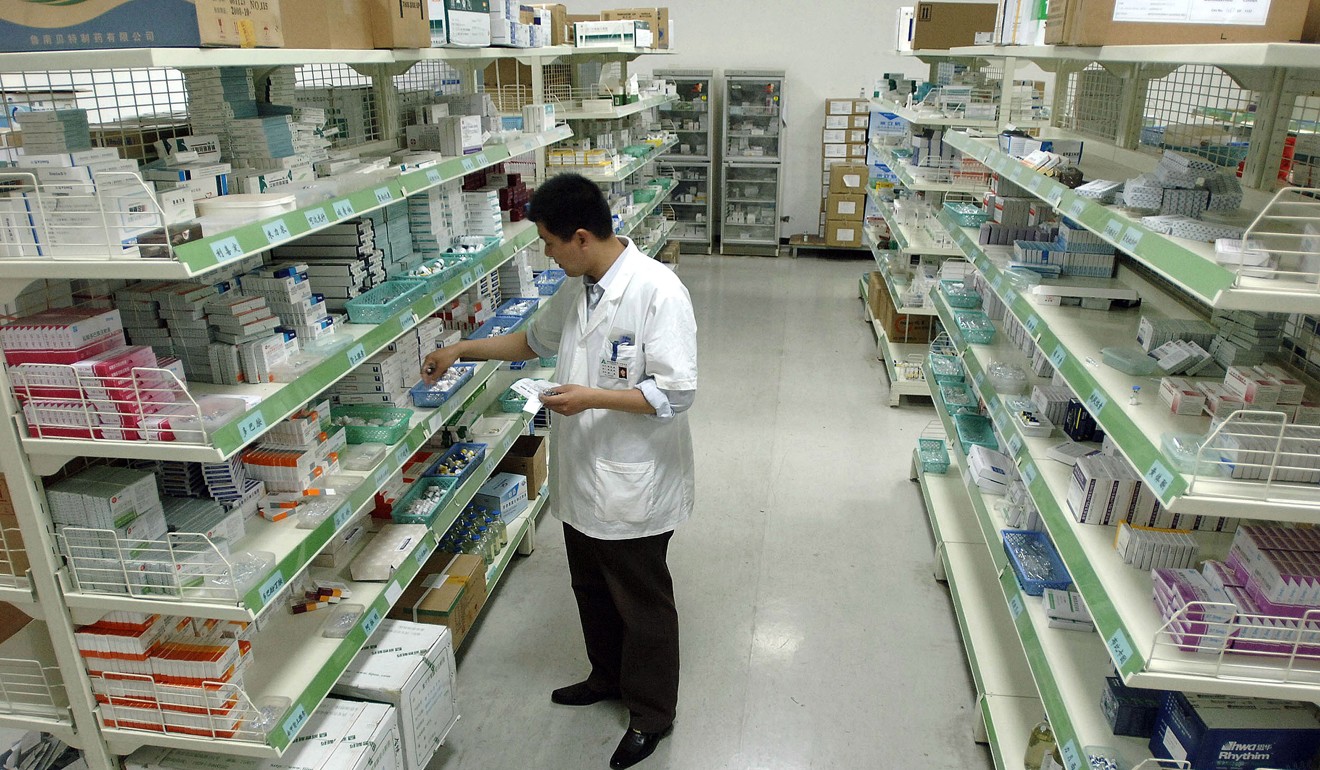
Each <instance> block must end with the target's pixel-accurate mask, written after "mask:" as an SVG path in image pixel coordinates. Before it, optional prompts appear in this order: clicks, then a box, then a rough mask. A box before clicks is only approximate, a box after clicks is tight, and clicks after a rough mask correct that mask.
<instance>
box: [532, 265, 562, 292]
mask: <svg viewBox="0 0 1320 770" xmlns="http://www.w3.org/2000/svg"><path fill="white" fill-rule="evenodd" d="M567 280H568V274H567V273H565V272H564V271H563V270H558V269H554V268H551V269H550V270H542V271H541V272H540V273H538V274H537V276H536V290H537V291H538V292H540V294H541V296H542V297H551V296H554V293H555V292H557V291H559V289H560V287H561V286H563V285H564V281H567Z"/></svg>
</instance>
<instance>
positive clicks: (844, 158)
mask: <svg viewBox="0 0 1320 770" xmlns="http://www.w3.org/2000/svg"><path fill="white" fill-rule="evenodd" d="M870 121H871V110H870V105H869V104H868V103H867V102H866V100H864V99H826V100H825V127H824V128H823V129H822V130H821V177H820V183H821V189H820V199H821V203H820V229H819V231H818V234H819V235H821V236H822V237H824V238H825V241H826V243H827V244H828V245H830V246H860V245H861V242H862V241H861V238H862V230H861V223H862V221H863V217H864V216H865V211H866V197H865V196H866V178H867V175H866V146H867V145H866V142H867V131H868V129H869V127H870ZM839 166H849V167H856V166H860V167H861V172H860V185H853V186H847V185H844V184H842V182H841V181H839V180H842V179H844V178H845V176H846V177H847V178H849V179H853V180H856V179H857V177H858V172H857V171H856V170H855V168H854V170H853V171H852V172H849V173H848V174H846V175H841V176H839V177H838V179H837V180H836V179H835V177H834V174H833V171H834V169H835V168H837V167H839ZM836 182H838V183H837V184H836ZM859 196H860V199H859ZM831 232H833V233H834V235H833V236H832V235H831ZM840 236H841V237H840Z"/></svg>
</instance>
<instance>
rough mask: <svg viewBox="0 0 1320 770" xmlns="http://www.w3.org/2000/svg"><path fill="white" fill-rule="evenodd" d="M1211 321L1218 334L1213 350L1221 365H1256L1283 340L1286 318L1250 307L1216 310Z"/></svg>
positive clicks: (1212, 342) (1213, 341)
mask: <svg viewBox="0 0 1320 770" xmlns="http://www.w3.org/2000/svg"><path fill="white" fill-rule="evenodd" d="M1210 320H1211V321H1212V322H1213V323H1214V324H1215V326H1217V327H1219V334H1218V335H1217V336H1216V337H1215V339H1214V340H1212V341H1211V343H1210V352H1211V354H1213V355H1214V357H1215V360H1216V361H1218V362H1219V363H1220V364H1221V365H1222V366H1256V365H1258V364H1263V363H1265V357H1266V356H1267V355H1268V354H1270V353H1273V352H1275V351H1277V350H1278V349H1279V345H1280V343H1281V342H1282V341H1283V326H1284V323H1285V320H1284V319H1283V318H1281V317H1278V316H1267V315H1264V314H1261V313H1255V312H1252V311H1250V310H1215V311H1214V312H1213V313H1212V314H1211V317H1210Z"/></svg>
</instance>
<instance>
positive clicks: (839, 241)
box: [825, 218, 862, 249]
mask: <svg viewBox="0 0 1320 770" xmlns="http://www.w3.org/2000/svg"><path fill="white" fill-rule="evenodd" d="M825 245H827V246H836V247H838V248H844V249H848V248H854V247H857V246H861V245H862V223H861V221H860V220H848V221H843V222H840V221H837V220H834V219H828V218H827V219H826V220H825Z"/></svg>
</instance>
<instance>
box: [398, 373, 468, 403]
mask: <svg viewBox="0 0 1320 770" xmlns="http://www.w3.org/2000/svg"><path fill="white" fill-rule="evenodd" d="M476 371H477V365H476V364H454V365H453V366H451V367H449V372H454V373H456V375H457V379H454V378H447V381H446V379H441V380H437V381H436V383H435V384H434V385H427V384H426V383H425V382H419V383H417V384H416V385H414V386H412V402H413V406H421V407H437V406H440V405H441V404H443V403H444V402H446V401H448V400H449V398H450V397H451V396H453V395H454V394H455V393H457V392H458V391H459V389H460V388H462V387H463V386H464V385H466V384H467V382H468V380H471V379H472V375H473V374H474V373H475V372H476ZM446 374H448V373H446Z"/></svg>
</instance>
